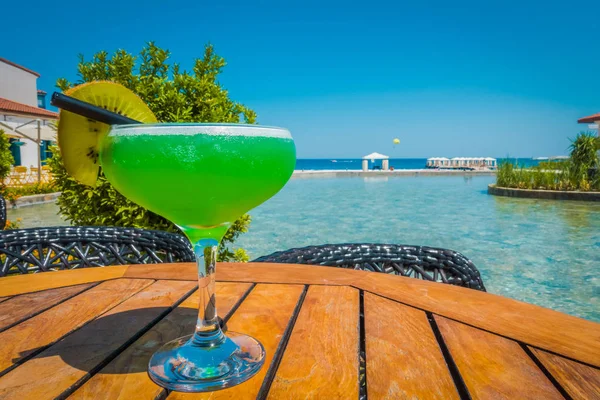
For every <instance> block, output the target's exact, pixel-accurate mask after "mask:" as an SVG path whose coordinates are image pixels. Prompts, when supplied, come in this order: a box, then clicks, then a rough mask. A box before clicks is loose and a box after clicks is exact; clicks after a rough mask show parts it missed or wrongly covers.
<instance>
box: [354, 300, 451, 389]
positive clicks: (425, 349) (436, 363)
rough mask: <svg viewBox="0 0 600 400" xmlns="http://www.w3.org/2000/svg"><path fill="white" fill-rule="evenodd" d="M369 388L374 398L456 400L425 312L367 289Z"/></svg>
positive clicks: (366, 340) (366, 335) (366, 327)
mask: <svg viewBox="0 0 600 400" xmlns="http://www.w3.org/2000/svg"><path fill="white" fill-rule="evenodd" d="M364 304H365V306H364V307H365V310H364V313H365V342H366V359H367V389H368V395H369V397H370V398H375V399H458V398H459V396H458V392H457V390H456V387H455V386H454V382H453V381H452V377H451V375H450V372H449V371H448V366H447V365H446V361H445V360H444V356H443V355H442V352H441V350H440V347H439V345H438V343H437V340H436V338H435V335H434V333H433V331H432V330H431V325H430V324H429V321H428V320H427V315H426V314H425V312H423V311H420V310H417V309H415V308H411V307H407V306H404V305H402V304H399V303H396V302H394V301H391V300H387V299H384V298H383V297H379V296H376V295H374V294H371V293H365V295H364Z"/></svg>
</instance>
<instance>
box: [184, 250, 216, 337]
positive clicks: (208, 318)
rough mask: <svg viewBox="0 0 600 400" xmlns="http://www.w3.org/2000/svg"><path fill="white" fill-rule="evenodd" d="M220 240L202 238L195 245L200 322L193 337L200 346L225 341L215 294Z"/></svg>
mask: <svg viewBox="0 0 600 400" xmlns="http://www.w3.org/2000/svg"><path fill="white" fill-rule="evenodd" d="M218 247H219V242H218V241H216V240H215V239H201V240H199V241H197V242H196V244H195V245H194V253H196V264H197V266H198V294H199V297H200V305H199V308H198V322H197V323H196V332H195V333H194V337H193V339H192V341H193V343H194V344H195V345H198V346H210V345H211V343H214V342H215V341H223V339H224V336H223V332H222V331H221V327H220V326H219V318H218V316H217V299H216V296H215V270H216V266H217V250H218Z"/></svg>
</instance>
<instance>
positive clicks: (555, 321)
mask: <svg viewBox="0 0 600 400" xmlns="http://www.w3.org/2000/svg"><path fill="white" fill-rule="evenodd" d="M354 286H356V287H359V288H361V289H363V290H365V291H369V292H372V293H376V294H379V295H381V296H384V297H388V298H390V299H393V300H396V301H399V302H402V303H405V304H409V305H412V306H414V307H417V308H421V309H424V310H428V311H431V312H433V313H434V314H438V315H443V316H445V317H448V318H451V319H455V320H458V321H461V322H464V323H466V324H468V325H472V326H476V327H478V328H482V329H485V330H487V331H491V332H494V333H497V334H499V335H502V336H507V337H510V338H513V339H515V340H518V341H521V342H524V343H527V344H530V345H534V346H536V347H539V348H542V349H547V350H550V351H552V352H555V353H559V354H562V355H565V356H567V357H570V358H574V359H576V360H580V361H583V362H586V363H588V364H592V365H595V366H597V367H598V366H600V324H598V323H595V322H592V321H587V320H584V319H581V318H577V317H573V316H570V315H567V314H563V313H560V312H557V311H554V310H550V309H547V308H543V307H539V306H535V305H533V304H527V303H523V302H520V301H516V300H513V299H509V298H506V297H502V296H497V295H493V294H490V293H485V292H480V291H478V290H472V289H467V288H462V287H458V286H452V285H444V284H440V283H435V282H426V281H422V280H418V279H412V278H405V277H398V276H391V275H387V274H377V273H364V276H363V278H362V279H360V280H358V281H356V282H355V284H354Z"/></svg>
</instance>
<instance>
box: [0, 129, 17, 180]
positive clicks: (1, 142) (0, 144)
mask: <svg viewBox="0 0 600 400" xmlns="http://www.w3.org/2000/svg"><path fill="white" fill-rule="evenodd" d="M14 163H15V159H14V158H13V155H12V153H11V152H10V142H9V141H8V137H6V135H5V134H4V131H3V130H2V129H0V184H1V185H2V186H3V185H4V179H6V177H7V176H8V175H9V174H10V167H11V166H12V165H13V164H14Z"/></svg>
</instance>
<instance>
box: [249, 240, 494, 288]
mask: <svg viewBox="0 0 600 400" xmlns="http://www.w3.org/2000/svg"><path fill="white" fill-rule="evenodd" d="M254 261H257V262H273V263H290V264H313V265H321V266H328V267H339V268H350V269H360V270H364V271H373V272H383V273H388V274H394V275H402V276H408V277H413V278H418V279H424V280H428V281H434V282H442V283H448V284H451V285H457V286H463V287H468V288H471V289H477V290H481V291H485V286H484V285H483V281H482V279H481V275H480V274H479V271H478V270H477V267H475V265H474V264H473V263H472V262H471V260H469V259H468V258H466V257H465V256H463V255H462V254H460V253H458V252H456V251H453V250H447V249H440V248H435V247H425V246H406V245H397V244H325V245H321V246H308V247H303V248H298V249H289V250H286V251H280V252H276V253H273V254H270V255H268V256H263V257H259V258H257V259H256V260H254Z"/></svg>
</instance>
